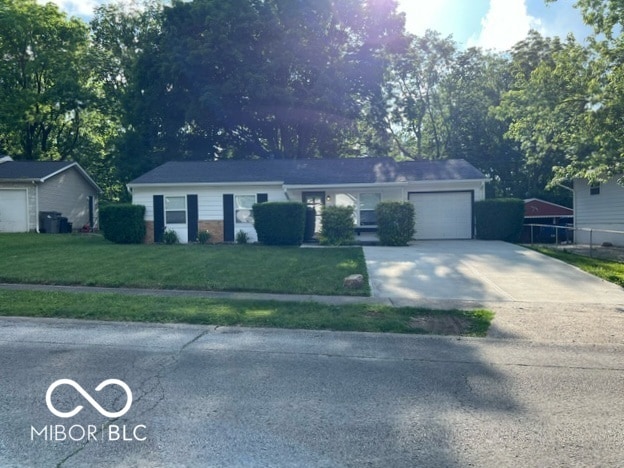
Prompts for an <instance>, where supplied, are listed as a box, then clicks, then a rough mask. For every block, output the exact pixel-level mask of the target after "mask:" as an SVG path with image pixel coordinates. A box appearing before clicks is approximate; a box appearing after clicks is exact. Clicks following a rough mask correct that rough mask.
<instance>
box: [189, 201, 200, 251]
mask: <svg viewBox="0 0 624 468" xmlns="http://www.w3.org/2000/svg"><path fill="white" fill-rule="evenodd" d="M186 211H187V229H188V241H189V242H195V241H196V240H197V234H198V231H199V207H198V206H197V195H187V196H186Z"/></svg>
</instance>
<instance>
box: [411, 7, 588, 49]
mask: <svg viewBox="0 0 624 468" xmlns="http://www.w3.org/2000/svg"><path fill="white" fill-rule="evenodd" d="M399 4H400V7H399V8H400V9H401V10H402V11H404V12H405V13H406V26H407V29H408V30H409V31H410V32H413V33H414V34H419V35H420V34H423V33H424V32H425V31H426V30H427V29H434V30H436V31H439V32H441V33H442V35H443V36H449V35H452V36H453V39H454V40H455V41H456V42H458V43H459V44H460V45H462V46H464V47H470V46H480V47H483V48H484V49H493V50H507V49H509V48H510V47H511V46H512V45H513V44H515V43H516V42H518V41H520V40H522V39H524V38H525V37H526V35H527V33H528V32H529V30H530V29H536V30H537V31H539V32H540V33H542V34H543V35H545V36H560V37H562V38H565V37H566V36H567V35H568V33H573V34H574V36H575V37H576V39H577V40H579V41H582V40H584V39H585V37H587V35H588V34H589V32H590V29H589V28H588V27H587V26H586V25H585V24H584V23H583V19H582V17H581V13H580V11H579V10H577V9H576V8H574V6H573V5H574V0H558V1H557V2H555V3H551V4H545V2H544V0H399Z"/></svg>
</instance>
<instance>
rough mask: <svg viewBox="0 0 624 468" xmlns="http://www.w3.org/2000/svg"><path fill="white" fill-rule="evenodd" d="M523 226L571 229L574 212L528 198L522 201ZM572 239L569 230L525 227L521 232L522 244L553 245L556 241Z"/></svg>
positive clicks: (554, 204)
mask: <svg viewBox="0 0 624 468" xmlns="http://www.w3.org/2000/svg"><path fill="white" fill-rule="evenodd" d="M524 224H525V225H527V224H541V225H549V226H569V227H572V226H573V224H574V211H573V210H572V209H571V208H567V207H565V206H561V205H557V204H556V203H551V202H548V201H546V200H540V199H539V198H529V199H527V200H524ZM573 238H574V235H573V231H572V230H569V229H555V228H554V227H546V226H540V227H537V226H535V227H529V226H525V227H524V229H523V231H522V242H539V243H553V242H556V241H559V242H564V241H571V240H572V239H573Z"/></svg>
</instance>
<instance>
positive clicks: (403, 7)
mask: <svg viewBox="0 0 624 468" xmlns="http://www.w3.org/2000/svg"><path fill="white" fill-rule="evenodd" d="M464 1H465V0H464ZM452 4H453V0H399V8H398V10H399V11H402V12H405V15H406V18H405V26H406V29H407V30H408V31H409V32H411V33H413V34H417V35H423V34H424V33H425V31H426V30H427V29H439V27H440V24H441V23H444V20H445V18H446V17H447V16H448V14H449V11H452V9H451V7H452Z"/></svg>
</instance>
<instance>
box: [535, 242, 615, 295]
mask: <svg viewBox="0 0 624 468" xmlns="http://www.w3.org/2000/svg"><path fill="white" fill-rule="evenodd" d="M532 248H533V249H534V250H537V251H538V252H540V253H542V254H544V255H548V256H550V257H553V258H556V259H557V260H561V261H563V262H566V263H569V264H570V265H574V266H575V267H577V268H580V269H581V270H583V271H585V272H587V273H590V274H592V275H594V276H597V277H598V278H602V279H603V280H606V281H610V282H611V283H615V284H617V285H619V286H622V287H624V263H621V262H616V261H614V260H603V259H600V258H591V257H586V256H584V255H578V254H575V253H571V252H567V251H565V250H563V251H562V250H557V249H551V248H548V247H537V246H535V247H532Z"/></svg>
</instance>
